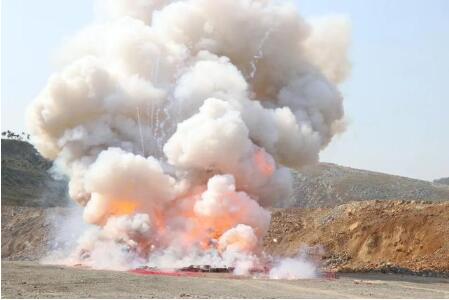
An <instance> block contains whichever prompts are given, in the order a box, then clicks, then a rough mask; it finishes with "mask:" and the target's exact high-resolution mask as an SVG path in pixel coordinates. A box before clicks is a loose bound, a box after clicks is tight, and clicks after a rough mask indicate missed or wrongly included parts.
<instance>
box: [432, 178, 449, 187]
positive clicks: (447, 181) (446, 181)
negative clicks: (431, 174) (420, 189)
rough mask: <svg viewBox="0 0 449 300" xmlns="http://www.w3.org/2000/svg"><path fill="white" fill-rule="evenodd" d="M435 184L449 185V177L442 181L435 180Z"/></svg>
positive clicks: (441, 179)
mask: <svg viewBox="0 0 449 300" xmlns="http://www.w3.org/2000/svg"><path fill="white" fill-rule="evenodd" d="M433 183H436V184H445V185H449V177H444V178H440V179H435V180H434V181H433Z"/></svg>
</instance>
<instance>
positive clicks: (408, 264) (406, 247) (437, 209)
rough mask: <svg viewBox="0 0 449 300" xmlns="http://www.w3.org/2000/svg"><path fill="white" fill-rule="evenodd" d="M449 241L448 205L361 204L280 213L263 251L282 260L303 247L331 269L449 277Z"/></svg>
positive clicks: (445, 203)
mask: <svg viewBox="0 0 449 300" xmlns="http://www.w3.org/2000/svg"><path fill="white" fill-rule="evenodd" d="M448 236H449V202H443V203H427V202H418V201H410V202H408V201H394V200H391V201H359V202H351V203H347V204H343V205H340V206H337V207H335V208H287V209H276V210H274V212H273V213H272V219H271V225H270V229H269V232H268V234H267V236H266V237H265V240H264V246H265V250H266V251H268V252H269V253H272V254H275V255H282V256H285V255H287V256H289V255H295V254H296V253H298V249H301V248H302V247H303V249H307V252H309V253H311V254H312V255H313V254H316V253H318V255H319V257H321V258H322V259H323V263H324V265H325V266H326V267H327V268H328V269H331V270H332V269H333V270H338V271H350V272H354V271H355V272H360V271H361V272H364V271H374V270H377V271H392V272H403V271H404V272H405V271H407V272H410V271H411V272H419V273H427V272H439V273H445V274H446V275H449V259H448V257H449V240H448V239H447V238H443V237H448ZM304 247H305V248H304Z"/></svg>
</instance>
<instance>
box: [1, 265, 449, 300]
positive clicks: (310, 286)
mask: <svg viewBox="0 0 449 300" xmlns="http://www.w3.org/2000/svg"><path fill="white" fill-rule="evenodd" d="M1 291H2V297H3V298H449V280H448V279H443V278H424V277H415V276H408V275H387V274H357V275H355V274H343V275H341V276H340V278H338V279H336V280H327V279H322V278H321V279H308V280H292V281H285V280H267V279H252V278H244V277H232V278H229V276H226V275H223V274H208V275H204V276H201V277H187V276H186V277H172V276H159V275H150V276H148V275H137V274H133V273H129V272H112V271H96V270H86V269H81V268H67V267H60V266H43V265H39V264H37V263H35V262H15V261H7V262H2V288H1Z"/></svg>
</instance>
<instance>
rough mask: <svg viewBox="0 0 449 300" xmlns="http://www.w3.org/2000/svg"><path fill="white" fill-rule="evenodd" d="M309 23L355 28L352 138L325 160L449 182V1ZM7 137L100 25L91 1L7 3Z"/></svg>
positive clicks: (361, 10)
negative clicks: (61, 62)
mask: <svg viewBox="0 0 449 300" xmlns="http://www.w3.org/2000/svg"><path fill="white" fill-rule="evenodd" d="M295 3H296V4H297V7H298V10H299V11H300V13H301V14H302V15H303V16H305V17H313V16H320V15H323V14H344V15H346V16H347V17H348V18H349V19H350V20H351V23H352V45H351V50H350V58H351V61H352V63H353V68H352V74H351V76H350V78H349V79H348V80H347V81H346V82H345V83H344V84H343V85H342V86H341V90H342V93H343V95H344V97H345V110H346V114H347V118H348V120H349V126H348V130H347V131H346V132H345V133H344V134H343V135H342V136H340V137H337V138H335V139H334V141H333V142H332V144H331V145H330V146H329V147H328V148H327V149H326V150H325V151H324V152H323V153H322V155H321V160H322V161H329V162H335V163H338V164H342V165H346V166H351V167H355V168H362V169H369V170H375V171H381V172H386V173H391V174H397V175H403V176H408V177H414V178H421V179H428V180H430V179H434V178H438V177H443V176H449V1H445V0H440V1H437V0H433V1H418V0H417V1H411V0H402V1H398V0H396V1H390V0H371V1H368V0H365V1H359V0H353V1H343V0H341V1H338V0H329V1H317V0H297V1H295ZM1 4H2V11H1V105H2V107H1V117H2V122H1V125H2V130H6V129H13V130H16V131H22V130H25V125H24V111H25V108H26V106H27V105H28V103H30V101H32V99H33V98H34V97H35V96H36V95H37V94H38V92H39V91H40V90H41V89H42V88H43V87H44V85H45V82H46V80H47V78H48V76H49V75H50V74H51V71H52V69H53V68H52V57H53V56H54V53H55V52H56V51H57V49H58V47H59V46H60V45H61V44H62V43H63V42H64V40H65V39H67V38H68V37H70V35H72V34H73V33H74V32H76V31H77V30H78V29H80V28H82V27H83V26H85V25H86V24H87V23H88V22H90V21H91V20H92V19H93V14H94V13H93V9H92V6H93V5H92V1H91V0H76V1H75V0H71V1H60V0H39V1H32V0H3V1H2V3H1Z"/></svg>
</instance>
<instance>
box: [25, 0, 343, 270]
mask: <svg viewBox="0 0 449 300" xmlns="http://www.w3.org/2000/svg"><path fill="white" fill-rule="evenodd" d="M97 4H98V5H96V8H97V10H98V11H99V14H100V15H101V22H100V21H98V22H96V23H93V24H92V25H90V26H88V27H86V28H85V29H84V30H82V31H81V32H80V33H78V34H77V35H76V36H75V37H74V38H73V39H72V40H71V41H70V42H69V43H68V44H67V45H66V46H65V47H64V49H63V50H62V55H61V57H60V64H61V68H60V70H59V71H58V72H56V73H55V74H54V75H52V76H51V78H50V79H49V81H48V84H47V86H46V87H45V89H44V90H43V91H42V93H41V94H40V95H39V97H38V98H37V99H36V101H35V102H34V103H33V104H32V106H31V107H30V108H29V111H28V116H27V119H28V125H29V129H30V131H31V133H32V139H33V143H34V144H35V146H36V147H37V149H38V150H39V151H40V152H41V153H42V154H43V155H44V156H45V157H47V158H49V159H52V160H55V163H56V165H57V167H59V169H60V170H62V171H63V172H64V173H65V174H66V175H68V176H69V178H70V183H69V191H70V196H71V197H72V198H73V199H74V200H75V201H77V202H78V203H79V204H81V205H83V206H85V208H84V220H85V221H86V222H87V223H90V224H93V225H95V226H96V227H94V228H93V229H92V230H89V231H88V232H87V233H86V234H85V235H84V236H83V237H82V238H81V239H80V241H79V244H78V245H79V246H78V248H77V250H76V251H75V252H74V254H73V255H72V257H71V259H75V261H79V262H80V263H83V264H86V265H90V266H92V267H97V268H113V269H128V268H132V267H135V266H136V265H141V264H148V265H155V266H159V267H178V266H185V265H188V264H192V263H206V264H212V265H227V266H232V267H235V268H236V272H238V273H246V272H248V270H250V269H252V268H257V267H258V266H260V264H262V263H263V262H262V260H263V259H262V257H263V256H264V255H263V254H262V252H261V240H262V237H263V236H264V234H265V233H266V231H267V230H268V226H269V223H270V214H269V212H268V211H267V210H266V209H264V208H263V207H266V206H269V205H272V204H273V203H276V204H278V205H279V204H280V203H281V202H282V201H285V200H286V199H288V196H289V194H290V189H291V176H290V172H289V169H288V168H300V167H302V166H304V165H306V164H310V163H314V162H316V161H317V160H318V155H319V152H320V150H321V149H323V148H324V147H326V145H327V144H328V143H329V142H330V141H331V139H332V136H333V135H334V134H335V133H337V132H338V131H340V130H341V129H342V128H343V127H342V126H343V125H344V122H343V115H344V113H343V106H342V97H341V95H340V94H339V92H338V90H337V88H336V86H335V85H336V84H337V83H339V82H341V81H342V80H343V79H344V77H345V76H346V74H347V73H348V69H349V65H348V62H347V58H346V50H347V47H348V40H349V34H348V32H349V30H348V29H349V26H348V23H347V22H346V20H345V19H342V18H338V17H332V18H330V19H319V20H315V21H314V22H313V24H314V25H313V26H311V25H309V24H307V23H306V22H305V21H304V20H303V19H302V18H301V17H300V16H299V15H298V13H297V10H296V8H295V7H294V6H293V5H291V4H278V3H271V2H270V1H265V0H239V1H229V0H214V1H210V0H186V1H156V0H154V1H145V0H143V1H142V0H140V1H137V0H136V1H125V0H115V1H102V2H99V3H97Z"/></svg>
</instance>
